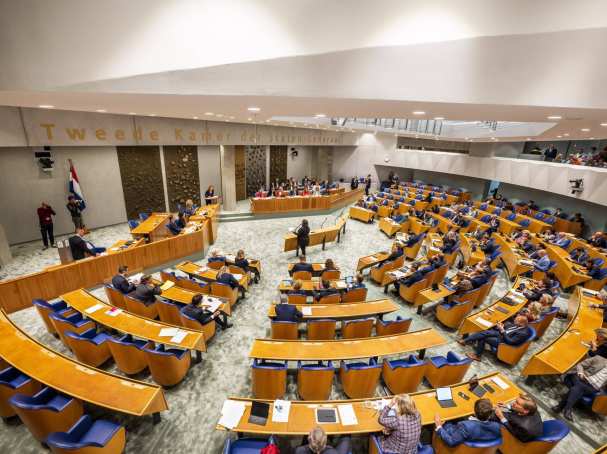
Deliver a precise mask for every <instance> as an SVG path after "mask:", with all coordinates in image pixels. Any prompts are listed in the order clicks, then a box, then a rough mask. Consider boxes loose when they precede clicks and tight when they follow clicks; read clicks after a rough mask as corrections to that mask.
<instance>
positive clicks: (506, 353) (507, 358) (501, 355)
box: [491, 327, 535, 366]
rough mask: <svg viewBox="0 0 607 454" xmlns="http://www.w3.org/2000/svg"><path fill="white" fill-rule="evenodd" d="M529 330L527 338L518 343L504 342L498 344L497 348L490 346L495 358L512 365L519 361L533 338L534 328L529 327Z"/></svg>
mask: <svg viewBox="0 0 607 454" xmlns="http://www.w3.org/2000/svg"><path fill="white" fill-rule="evenodd" d="M529 329H530V330H531V334H530V335H529V338H528V339H527V340H526V341H525V342H523V343H522V344H520V345H508V344H506V343H504V342H501V343H499V344H498V346H497V349H495V348H493V347H491V350H492V351H494V352H495V353H496V355H497V359H499V360H500V361H503V362H504V363H506V364H510V365H511V366H514V365H515V364H516V363H518V362H519V360H520V359H521V357H522V356H523V355H524V354H525V352H526V351H527V349H528V348H529V345H531V341H533V339H535V330H534V329H533V328H531V327H529Z"/></svg>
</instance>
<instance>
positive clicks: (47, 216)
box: [38, 207, 56, 225]
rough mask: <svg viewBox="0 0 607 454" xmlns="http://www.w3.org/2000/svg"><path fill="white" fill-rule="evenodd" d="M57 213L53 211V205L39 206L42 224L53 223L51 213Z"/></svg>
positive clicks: (39, 216) (39, 217)
mask: <svg viewBox="0 0 607 454" xmlns="http://www.w3.org/2000/svg"><path fill="white" fill-rule="evenodd" d="M55 214H56V213H55V212H54V211H53V209H52V208H51V207H46V208H43V207H40V208H38V219H39V220H40V225H49V224H52V223H53V218H52V217H51V215H55Z"/></svg>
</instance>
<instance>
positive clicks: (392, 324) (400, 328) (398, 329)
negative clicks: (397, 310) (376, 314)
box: [375, 315, 412, 336]
mask: <svg viewBox="0 0 607 454" xmlns="http://www.w3.org/2000/svg"><path fill="white" fill-rule="evenodd" d="M411 321H412V319H411V317H409V318H402V317H401V316H400V315H397V316H396V319H394V320H382V319H381V318H378V319H377V323H376V324H375V333H376V334H377V335H378V336H388V335H391V334H400V333H406V332H407V331H409V327H410V326H411Z"/></svg>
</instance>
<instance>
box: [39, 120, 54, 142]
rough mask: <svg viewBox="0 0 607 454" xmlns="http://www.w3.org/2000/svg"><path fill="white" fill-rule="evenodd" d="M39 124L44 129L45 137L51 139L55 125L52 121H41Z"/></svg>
mask: <svg viewBox="0 0 607 454" xmlns="http://www.w3.org/2000/svg"><path fill="white" fill-rule="evenodd" d="M40 126H42V127H43V128H44V129H46V138H47V139H48V140H53V128H54V127H55V125H54V124H53V123H42V124H41V125H40Z"/></svg>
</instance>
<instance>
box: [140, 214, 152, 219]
mask: <svg viewBox="0 0 607 454" xmlns="http://www.w3.org/2000/svg"><path fill="white" fill-rule="evenodd" d="M149 217H150V215H149V214H148V213H139V219H141V221H145V220H146V219H147V218H149Z"/></svg>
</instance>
